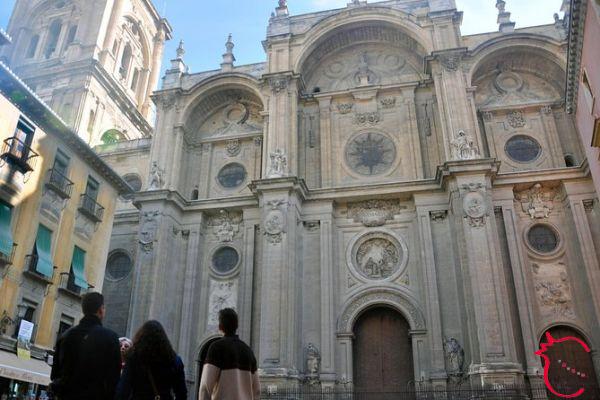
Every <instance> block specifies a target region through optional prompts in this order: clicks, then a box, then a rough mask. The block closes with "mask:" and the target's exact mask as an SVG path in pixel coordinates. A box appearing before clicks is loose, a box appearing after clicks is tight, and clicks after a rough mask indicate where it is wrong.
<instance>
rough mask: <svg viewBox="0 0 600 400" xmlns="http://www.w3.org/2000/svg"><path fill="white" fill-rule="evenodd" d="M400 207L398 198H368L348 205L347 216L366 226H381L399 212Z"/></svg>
mask: <svg viewBox="0 0 600 400" xmlns="http://www.w3.org/2000/svg"><path fill="white" fill-rule="evenodd" d="M401 209H402V207H401V206H400V201H398V200H369V201H365V202H361V203H353V204H349V205H348V218H351V219H354V221H356V222H360V223H362V224H363V225H364V226H366V227H370V228H372V227H377V226H383V225H385V223H386V222H387V221H389V220H392V219H394V216H395V215H397V214H399V213H400V210H401Z"/></svg>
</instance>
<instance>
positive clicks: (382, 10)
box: [293, 5, 433, 72]
mask: <svg viewBox="0 0 600 400" xmlns="http://www.w3.org/2000/svg"><path fill="white" fill-rule="evenodd" d="M361 25H362V26H373V25H386V26H390V27H395V28H396V29H397V30H399V31H400V32H402V33H403V34H405V35H408V36H409V37H410V38H412V39H413V40H414V42H415V43H416V44H417V45H419V46H421V47H422V48H423V49H424V53H426V54H429V53H431V52H432V51H433V42H432V39H431V36H430V34H429V33H428V32H427V31H426V30H425V29H423V28H421V26H419V24H418V23H417V19H416V17H415V16H413V15H410V14H407V13H405V12H403V11H400V10H395V9H392V8H389V7H386V6H383V5H369V6H367V7H364V8H361V9H359V10H356V9H352V10H344V11H342V12H339V13H336V14H333V15H332V16H330V17H327V18H324V19H323V20H322V21H320V22H319V23H318V24H317V25H315V26H314V27H312V28H311V29H310V30H309V31H308V32H306V33H305V34H304V36H305V37H307V38H308V39H307V40H306V42H305V43H304V44H303V46H302V50H301V51H300V53H299V54H298V56H297V57H296V59H295V61H294V63H293V65H294V71H296V72H301V71H302V69H303V65H304V64H305V62H306V60H307V59H308V58H309V57H310V55H311V53H313V52H314V50H315V49H316V48H317V47H318V46H319V45H320V44H321V43H322V42H324V41H326V40H327V38H328V37H330V36H331V35H332V34H335V32H336V31H339V30H343V29H344V27H350V26H361Z"/></svg>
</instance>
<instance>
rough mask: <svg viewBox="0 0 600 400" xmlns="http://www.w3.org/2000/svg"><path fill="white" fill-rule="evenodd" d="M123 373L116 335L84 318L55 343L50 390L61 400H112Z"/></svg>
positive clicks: (90, 318)
mask: <svg viewBox="0 0 600 400" xmlns="http://www.w3.org/2000/svg"><path fill="white" fill-rule="evenodd" d="M120 372H121V352H120V349H119V338H118V336H117V334H116V333H114V332H113V331H111V330H110V329H106V328H104V327H103V326H102V323H101V322H100V319H99V318H98V317H96V316H85V317H83V318H82V320H81V322H80V323H79V325H77V326H75V327H73V328H71V329H69V330H68V331H66V332H65V333H64V334H63V335H62V336H61V337H59V338H58V340H57V341H56V347H55V353H54V363H53V365H52V372H51V374H50V378H51V380H52V383H51V384H50V390H51V391H52V393H53V394H54V398H56V399H59V400H108V399H113V398H114V396H115V389H116V386H117V383H118V382H119V376H120Z"/></svg>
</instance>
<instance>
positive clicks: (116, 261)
mask: <svg viewBox="0 0 600 400" xmlns="http://www.w3.org/2000/svg"><path fill="white" fill-rule="evenodd" d="M131 268H132V265H131V258H129V256H128V255H127V254H126V253H123V252H118V253H114V254H112V255H111V256H110V257H109V258H108V263H107V265H106V272H107V273H108V277H109V278H110V279H113V280H116V281H118V280H121V279H123V278H125V277H126V276H127V275H129V273H130V272H131Z"/></svg>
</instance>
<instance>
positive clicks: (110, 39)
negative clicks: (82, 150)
mask: <svg viewBox="0 0 600 400" xmlns="http://www.w3.org/2000/svg"><path fill="white" fill-rule="evenodd" d="M8 32H9V34H10V35H11V36H12V37H13V38H14V40H13V44H12V45H11V46H7V47H6V48H5V49H3V51H2V53H0V54H1V57H2V58H1V59H2V60H3V62H5V63H7V64H8V66H9V67H10V68H11V69H12V70H13V71H14V72H15V73H16V74H17V75H18V76H19V77H21V78H22V79H23V80H24V81H25V82H26V83H27V84H28V85H29V86H30V87H31V88H32V89H33V90H34V91H35V92H36V93H37V94H38V95H39V96H40V97H41V98H42V99H43V100H44V101H45V102H46V103H48V104H49V105H50V106H51V107H52V108H53V110H54V111H56V112H57V113H58V114H59V115H60V116H61V117H62V118H63V120H64V121H65V122H66V123H68V124H69V125H71V126H72V127H73V129H75V130H76V131H77V132H78V133H79V135H80V136H81V137H82V138H83V139H84V140H85V141H86V142H87V143H88V144H90V145H91V146H94V145H97V144H102V143H111V142H114V141H120V140H128V139H137V138H143V137H148V136H150V135H151V133H152V124H153V122H152V121H153V118H154V109H153V106H152V103H151V100H150V95H151V94H152V91H153V90H154V89H155V88H156V85H157V83H158V78H159V74H160V68H161V61H162V54H163V47H164V43H165V41H166V40H169V39H171V33H172V29H171V27H170V25H169V23H168V22H167V21H166V20H165V19H164V18H162V17H161V16H160V15H159V13H158V12H157V10H156V8H155V7H154V5H153V4H152V2H151V0H95V1H87V0H17V2H16V4H15V8H14V10H13V14H12V16H11V19H10V22H9V26H8Z"/></svg>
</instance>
